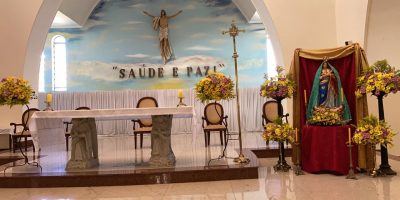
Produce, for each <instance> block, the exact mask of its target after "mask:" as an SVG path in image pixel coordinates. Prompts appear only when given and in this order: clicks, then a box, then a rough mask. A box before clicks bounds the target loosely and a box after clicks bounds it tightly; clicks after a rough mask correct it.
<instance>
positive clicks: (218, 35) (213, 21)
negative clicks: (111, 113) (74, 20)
mask: <svg viewBox="0 0 400 200" xmlns="http://www.w3.org/2000/svg"><path fill="white" fill-rule="evenodd" d="M161 9H164V10H166V12H167V15H173V14H174V13H176V12H177V11H179V10H183V12H182V13H181V14H179V15H178V16H176V17H175V18H172V19H170V20H169V40H170V43H171V46H172V49H173V54H174V59H173V60H172V61H170V62H168V63H167V64H165V65H164V64H163V61H162V59H161V56H160V51H159V38H158V34H159V33H158V30H154V29H153V27H152V18H151V17H149V16H147V15H144V14H143V11H147V12H149V13H151V14H152V15H156V16H159V15H160V11H161ZM232 20H235V21H236V24H237V26H238V27H239V28H240V29H245V30H246V32H245V33H241V34H240V35H239V37H238V38H237V48H238V54H239V58H238V61H239V62H238V65H239V77H240V78H239V81H240V82H239V84H240V87H259V85H260V84H261V83H262V81H263V77H264V73H266V72H267V67H266V66H267V63H266V60H267V59H266V35H265V30H264V27H263V25H262V24H249V23H247V22H246V20H245V19H244V17H243V16H242V14H241V13H240V11H239V10H238V9H237V7H236V6H235V4H234V3H232V2H231V0H108V1H107V0H105V1H102V2H101V3H99V5H98V6H97V8H96V9H95V10H94V11H93V13H92V15H91V17H90V18H89V20H88V21H87V23H86V25H85V26H84V27H83V28H80V29H77V28H73V29H51V30H50V31H49V34H48V39H47V42H46V45H45V49H44V53H45V72H46V74H45V80H46V91H49V90H51V73H52V72H51V63H52V61H51V58H52V56H51V39H52V38H53V37H54V36H55V35H62V36H64V37H65V38H66V40H67V42H66V48H67V84H68V91H94V90H120V89H168V88H191V87H193V86H194V84H195V83H196V82H197V81H198V80H199V79H200V78H201V76H200V73H197V75H196V72H198V71H197V67H200V70H201V74H202V75H204V73H205V68H204V66H210V67H211V69H213V66H216V68H217V71H221V72H223V73H225V74H228V75H230V76H232V77H234V64H233V60H232V53H233V52H232V51H233V48H232V47H233V45H232V38H231V37H229V36H227V35H222V31H223V30H227V29H228V28H229V27H230V24H231V22H232ZM143 66H144V67H143ZM188 67H192V69H193V71H192V72H191V73H190V74H191V75H190V76H188V75H187V73H188ZM149 68H152V69H154V71H155V76H154V77H153V78H150V77H149ZM158 68H163V71H162V73H163V77H158V72H159V71H158ZM173 68H176V74H177V75H178V76H177V77H174V76H173ZM121 69H124V70H125V73H124V77H123V78H121V76H122V75H121V74H122V73H121V71H120V70H121ZM131 70H133V71H134V73H135V78H133V77H132V76H130V77H128V76H129V73H130V71H131ZM139 70H143V71H139ZM150 71H152V70H150ZM140 72H142V73H143V72H145V74H146V77H145V78H140V76H139V73H140ZM150 73H152V72H150Z"/></svg>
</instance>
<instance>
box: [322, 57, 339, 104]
mask: <svg viewBox="0 0 400 200" xmlns="http://www.w3.org/2000/svg"><path fill="white" fill-rule="evenodd" d="M338 97H339V94H338V87H337V80H336V78H335V75H334V74H333V72H332V70H331V69H330V68H329V66H328V63H327V62H324V63H323V65H322V71H321V75H320V76H319V99H318V105H319V106H323V107H328V108H337V107H341V106H342V105H341V104H340V103H339V99H338Z"/></svg>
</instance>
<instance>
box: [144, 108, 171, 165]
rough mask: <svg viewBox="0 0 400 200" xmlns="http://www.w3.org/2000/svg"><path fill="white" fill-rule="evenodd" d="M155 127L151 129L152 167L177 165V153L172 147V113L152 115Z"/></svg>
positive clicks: (150, 161) (150, 162)
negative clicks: (175, 153)
mask: <svg viewBox="0 0 400 200" xmlns="http://www.w3.org/2000/svg"><path fill="white" fill-rule="evenodd" d="M151 119H152V123H153V128H152V131H151V157H150V160H149V164H150V166H152V167H171V166H174V165H175V162H176V161H175V155H174V152H173V151H172V147H171V127H172V115H153V116H151Z"/></svg>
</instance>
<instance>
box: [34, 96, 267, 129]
mask: <svg viewBox="0 0 400 200" xmlns="http://www.w3.org/2000/svg"><path fill="white" fill-rule="evenodd" d="M183 93H184V96H185V98H184V100H183V101H184V103H185V104H187V105H190V106H194V107H195V110H196V118H197V123H198V128H199V129H198V133H201V132H200V131H202V130H201V129H200V127H201V123H202V120H201V117H202V116H203V112H204V111H203V110H204V106H205V104H202V103H201V102H199V101H197V100H196V99H195V96H194V95H195V94H194V91H193V89H184V90H183ZM239 95H240V110H241V111H240V113H241V125H242V131H246V132H250V131H262V130H263V127H262V124H261V123H262V117H261V115H262V106H263V104H264V102H265V101H267V99H266V98H265V97H261V96H260V94H259V88H241V89H240V94H239ZM145 96H150V97H154V98H155V99H157V101H158V106H159V107H176V105H177V104H178V102H179V99H178V98H177V96H178V90H119V91H96V92H55V93H53V102H52V108H53V109H54V110H74V109H75V108H77V107H80V106H87V107H89V108H91V109H112V108H136V104H137V102H138V100H139V99H140V98H142V97H145ZM38 99H39V102H40V103H39V109H41V110H43V109H44V108H45V105H44V101H45V99H46V93H39V95H38ZM220 103H221V104H222V105H223V107H224V111H225V115H228V128H229V131H231V132H237V130H238V125H237V112H236V99H232V100H230V101H222V102H220ZM96 124H97V131H98V134H102V135H119V134H131V133H132V125H133V123H132V122H131V121H127V120H119V121H97V122H96ZM172 127H173V128H172V133H188V132H191V127H192V124H191V119H174V120H173V126H172Z"/></svg>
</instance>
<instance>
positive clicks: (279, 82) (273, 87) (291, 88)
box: [260, 66, 295, 99]
mask: <svg viewBox="0 0 400 200" xmlns="http://www.w3.org/2000/svg"><path fill="white" fill-rule="evenodd" d="M276 71H277V72H278V75H277V76H276V77H271V78H270V79H268V77H267V76H266V77H265V79H266V80H265V81H264V83H263V84H262V85H261V90H260V95H261V96H263V97H269V98H273V99H284V98H291V97H292V96H293V93H294V92H295V83H294V81H293V80H292V77H291V76H290V75H289V74H283V73H282V72H283V67H281V66H277V67H276Z"/></svg>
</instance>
